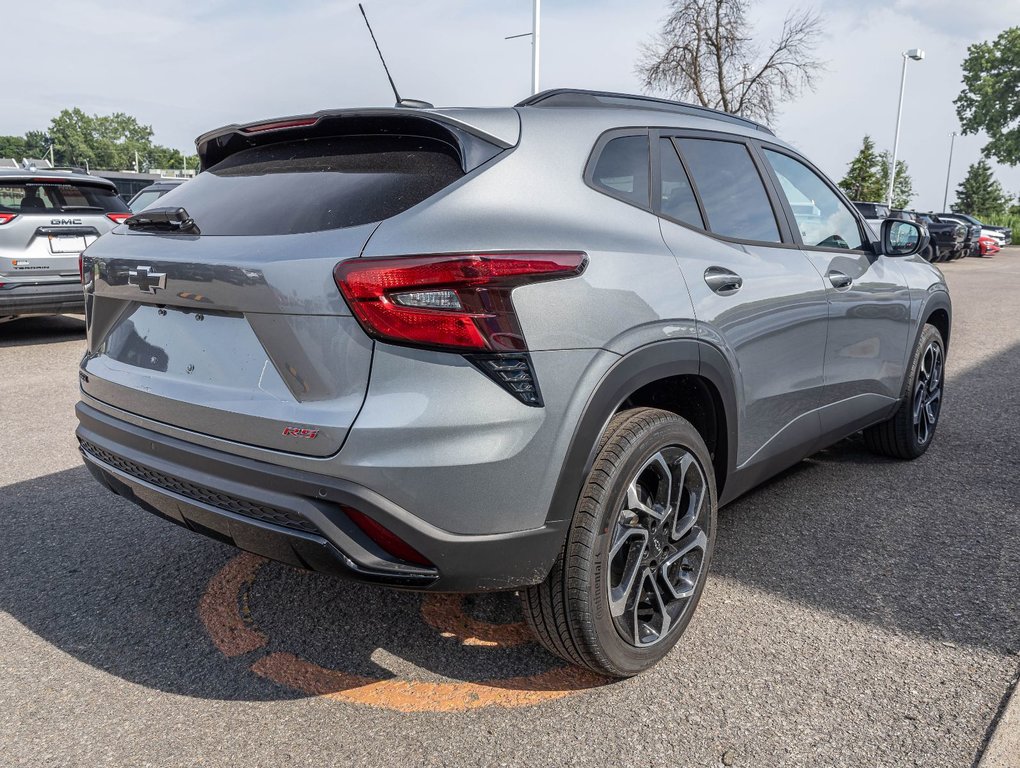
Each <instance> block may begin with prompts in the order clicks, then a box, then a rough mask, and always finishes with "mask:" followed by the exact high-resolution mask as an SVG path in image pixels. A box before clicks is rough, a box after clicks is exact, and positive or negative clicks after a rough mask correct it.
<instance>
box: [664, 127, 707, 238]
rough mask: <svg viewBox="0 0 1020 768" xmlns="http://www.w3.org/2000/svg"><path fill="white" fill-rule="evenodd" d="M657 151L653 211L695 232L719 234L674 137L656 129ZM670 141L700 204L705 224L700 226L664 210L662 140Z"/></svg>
mask: <svg viewBox="0 0 1020 768" xmlns="http://www.w3.org/2000/svg"><path fill="white" fill-rule="evenodd" d="M655 134H656V138H655V139H654V141H655V152H654V153H653V155H654V160H653V164H652V168H653V169H654V172H655V173H654V175H655V178H654V179H652V190H654V191H653V194H652V200H653V203H652V208H653V212H654V213H655V215H656V216H658V217H659V218H660V219H665V220H666V221H670V222H672V223H674V224H679V225H680V226H682V227H687V228H688V229H693V230H694V231H695V232H700V233H701V234H703V235H712V236H713V237H717V235H716V234H715V233H714V232H712V229H711V226H712V225H711V222H709V220H708V214H707V213H706V212H705V204H704V203H703V202H702V201H701V193H700V192H698V186H697V185H696V184H695V183H694V177H693V176H691V169H690V168H688V167H687V163H686V161H685V160H684V158H683V155H681V154H680V150H678V149H677V148H676V144H674V143H673V139H671V138H670V137H669V136H663V135H662V132H661V131H655ZM663 141H668V142H669V145H670V146H671V147H672V148H673V153H674V154H675V155H676V157H677V160H678V161H679V162H680V167H681V168H682V169H683V172H684V173H685V174H686V175H687V183H688V184H690V185H691V192H692V193H693V194H694V204H695V205H697V206H698V215H700V216H701V223H702V224H703V225H704V226H701V227H699V226H698V225H696V224H691V223H690V222H689V221H681V220H680V219H674V218H673V217H672V216H669V215H667V214H666V213H664V212H663V210H662V142H663Z"/></svg>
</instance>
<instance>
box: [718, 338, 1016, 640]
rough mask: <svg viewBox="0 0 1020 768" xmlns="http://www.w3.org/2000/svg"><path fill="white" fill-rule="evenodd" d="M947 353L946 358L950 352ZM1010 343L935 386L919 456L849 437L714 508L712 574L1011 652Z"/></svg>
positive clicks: (890, 625) (889, 625) (881, 622)
mask: <svg viewBox="0 0 1020 768" xmlns="http://www.w3.org/2000/svg"><path fill="white" fill-rule="evenodd" d="M950 352H951V350H950ZM1018 377H1020V345H1018V346H1014V347H1013V348H1012V349H1010V350H1008V351H1007V352H1005V353H1003V354H1000V355H997V356H995V357H994V358H991V359H989V360H987V361H986V362H984V363H982V364H980V365H978V366H977V367H975V368H972V369H969V370H964V371H961V372H959V373H954V372H953V371H952V370H950V377H949V379H948V381H947V397H946V403H945V410H944V412H943V415H942V419H941V423H940V424H939V429H938V433H937V435H936V437H935V440H934V442H933V443H932V446H931V448H930V449H929V451H928V452H927V453H926V454H925V455H924V456H923V457H921V458H920V459H918V460H916V461H913V462H907V461H899V460H895V459H888V458H885V457H881V456H877V455H875V454H872V453H871V452H869V451H868V450H867V448H866V447H865V446H864V442H863V439H862V438H861V437H860V436H857V437H854V438H850V439H848V440H844V441H842V442H841V443H838V444H837V445H835V446H833V447H831V448H829V449H827V450H824V451H822V452H820V453H818V454H815V455H814V456H812V457H811V458H809V459H807V460H805V461H803V462H801V463H800V464H798V465H797V466H796V467H794V468H793V469H792V470H790V471H788V472H786V473H784V474H783V475H780V476H779V477H777V478H775V479H773V480H772V481H770V482H769V483H767V484H765V485H764V486H762V487H760V488H758V489H756V490H755V491H753V492H751V493H750V494H748V495H747V496H745V497H743V498H741V499H739V500H737V501H736V502H734V503H733V504H730V505H729V506H727V507H726V508H724V509H723V510H722V511H721V512H720V516H719V529H718V539H717V543H716V550H715V557H714V560H713V564H712V572H713V574H714V575H716V576H722V577H726V578H730V579H734V580H737V581H739V582H742V583H746V584H748V585H750V586H752V587H754V588H758V589H762V590H766V591H768V592H772V593H775V594H779V595H781V596H783V597H786V598H789V599H792V600H796V601H799V602H802V603H805V604H809V605H812V606H816V607H820V608H822V609H825V610H828V611H830V612H833V613H836V614H842V615H847V616H850V617H852V618H854V619H858V620H862V621H865V622H868V623H869V624H873V625H877V626H879V627H883V628H886V629H890V630H894V631H901V632H908V633H915V634H920V635H923V636H927V637H929V638H931V639H933V640H936V641H939V642H948V643H953V644H959V645H970V646H978V647H983V648H987V649H989V650H992V651H995V652H1000V653H1016V652H1020V610H1018V607H1017V606H1018V603H1017V601H1018V594H1020V472H1018V462H1020V394H1018V390H1017V388H1016V386H1015V384H1014V382H1016V381H1017V380H1018Z"/></svg>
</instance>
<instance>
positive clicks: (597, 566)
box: [585, 414, 718, 676]
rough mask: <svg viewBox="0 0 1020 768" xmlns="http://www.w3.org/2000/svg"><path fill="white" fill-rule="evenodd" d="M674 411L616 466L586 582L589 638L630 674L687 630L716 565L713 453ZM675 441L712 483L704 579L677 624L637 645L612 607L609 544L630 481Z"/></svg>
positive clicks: (608, 659)
mask: <svg viewBox="0 0 1020 768" xmlns="http://www.w3.org/2000/svg"><path fill="white" fill-rule="evenodd" d="M670 415H671V416H673V418H672V419H670V420H668V421H660V422H657V423H656V424H655V425H653V426H651V427H650V428H649V429H646V430H644V431H643V432H642V433H641V435H640V436H639V437H638V439H637V440H635V441H634V442H633V443H631V444H630V445H629V446H628V447H627V448H626V449H625V451H624V453H623V456H622V457H621V458H622V461H621V462H620V463H619V464H617V467H616V471H615V472H614V474H613V475H612V480H611V487H610V488H609V489H608V493H607V494H606V495H605V496H604V497H603V498H602V500H601V503H600V505H599V506H600V509H599V510H598V518H597V519H598V525H597V528H596V531H597V533H596V535H595V536H594V541H593V542H592V544H591V547H592V552H593V561H592V567H591V569H590V572H589V574H588V579H587V581H588V583H587V584H586V585H585V597H586V601H587V602H588V604H589V607H590V611H591V613H590V615H591V617H592V627H593V629H594V633H595V637H594V638H590V640H593V641H595V642H594V645H595V647H596V648H597V650H598V652H599V654H600V655H601V656H603V657H604V661H605V662H607V666H609V667H610V668H613V669H615V670H617V671H618V673H619V674H621V675H627V676H629V675H633V674H636V673H638V672H641V671H643V670H645V669H647V668H648V667H650V666H652V665H653V664H655V663H656V662H657V661H659V660H660V659H661V658H662V657H663V656H665V655H666V654H667V653H668V652H669V650H670V649H671V648H672V647H673V646H674V645H676V643H677V641H678V640H679V639H680V637H681V636H682V635H683V633H684V631H685V630H686V627H687V624H688V623H689V622H690V620H691V617H692V616H693V614H694V611H695V609H696V608H697V604H698V601H699V600H700V598H701V594H702V592H703V591H704V588H705V583H706V581H707V577H708V571H709V568H710V567H711V560H712V552H713V550H714V548H715V532H716V516H717V508H718V499H717V496H716V485H715V473H714V471H713V466H712V461H711V457H710V456H709V453H708V449H707V448H706V447H705V443H704V441H703V440H702V439H701V436H700V435H699V434H698V432H697V430H695V429H694V427H693V426H692V425H691V424H690V423H689V422H687V421H686V420H684V419H681V418H680V417H679V416H675V415H673V414H670ZM615 442H616V441H614V440H611V441H609V443H608V444H607V445H606V447H605V448H604V449H603V450H604V451H605V450H606V449H610V450H612V449H613V448H615V447H616V446H615ZM671 445H678V446H680V447H681V448H683V449H684V450H686V451H688V452H690V453H691V454H693V455H694V457H695V459H696V460H697V461H698V463H699V464H700V465H701V470H702V472H703V474H704V477H705V479H706V482H707V486H708V494H709V496H708V503H709V505H710V507H709V513H708V529H709V530H708V531H707V532H706V533H707V535H708V544H707V546H706V549H705V560H704V563H703V566H702V573H701V578H700V579H699V582H698V585H697V587H696V589H695V593H694V595H693V596H692V597H691V603H690V604H689V606H688V608H687V610H686V611H685V612H684V615H683V617H682V619H681V621H680V622H679V625H674V629H673V630H672V631H671V633H670V635H669V636H668V637H667V639H666V640H664V641H662V642H660V643H657V644H656V645H654V646H651V647H649V648H637V647H635V646H633V645H631V644H630V643H628V642H627V641H626V640H624V638H623V637H621V635H620V633H619V631H618V630H617V628H616V624H615V622H614V621H613V617H612V615H611V614H610V611H609V597H608V594H607V585H608V579H609V572H610V562H609V548H610V545H611V543H612V531H613V527H614V525H615V522H616V515H617V514H618V512H619V510H620V509H621V507H622V505H623V503H624V501H625V499H626V493H627V485H628V483H629V481H630V480H631V479H632V478H633V477H634V476H635V475H636V474H637V472H638V470H639V469H640V468H641V466H642V465H643V464H644V462H646V461H647V460H648V459H649V458H650V457H651V456H653V455H654V454H655V453H656V452H657V451H659V450H661V449H662V448H665V447H667V446H671Z"/></svg>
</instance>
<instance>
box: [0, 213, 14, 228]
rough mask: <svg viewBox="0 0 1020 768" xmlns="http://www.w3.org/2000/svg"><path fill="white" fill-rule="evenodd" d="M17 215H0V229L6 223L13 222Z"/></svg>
mask: <svg viewBox="0 0 1020 768" xmlns="http://www.w3.org/2000/svg"><path fill="white" fill-rule="evenodd" d="M17 215H18V214H16V213H0V227H2V226H3V225H4V224H6V223H7V222H8V221H13V220H14V219H15V217H16V216H17Z"/></svg>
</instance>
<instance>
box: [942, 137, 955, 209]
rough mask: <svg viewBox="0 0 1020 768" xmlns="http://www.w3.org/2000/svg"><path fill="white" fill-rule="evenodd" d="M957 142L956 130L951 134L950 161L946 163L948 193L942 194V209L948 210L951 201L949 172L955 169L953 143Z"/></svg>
mask: <svg viewBox="0 0 1020 768" xmlns="http://www.w3.org/2000/svg"><path fill="white" fill-rule="evenodd" d="M955 143H956V131H953V132H952V133H951V134H949V163H948V164H947V165H946V193H945V194H944V195H943V196H942V210H943V212H945V211H946V210H947V208H946V205H947V204H948V202H949V174H950V173H952V171H953V145H954V144H955Z"/></svg>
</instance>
